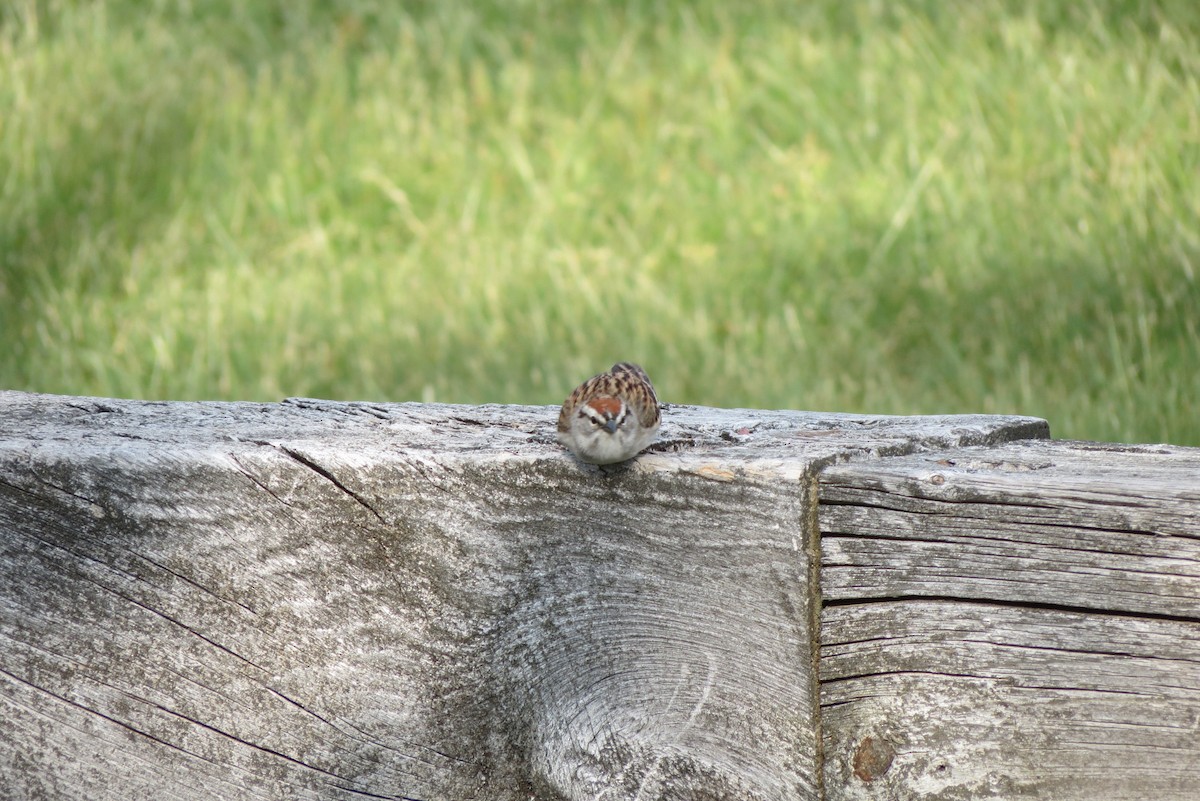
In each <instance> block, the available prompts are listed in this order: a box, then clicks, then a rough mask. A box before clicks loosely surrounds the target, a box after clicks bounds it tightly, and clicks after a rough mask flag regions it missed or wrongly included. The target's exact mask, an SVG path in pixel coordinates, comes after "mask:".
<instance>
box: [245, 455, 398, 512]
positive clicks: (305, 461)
mask: <svg viewBox="0 0 1200 801" xmlns="http://www.w3.org/2000/svg"><path fill="white" fill-rule="evenodd" d="M260 444H273V445H274V447H276V448H278V449H279V450H280V451H281V452H283V453H285V454H287V455H288V456H290V457H291V458H292V459H293V460H294V461H296V462H297V463H298V464H301V465H303V466H304V467H307V468H308V469H309V470H312V471H313V472H314V473H316V474H317V475H319V476H321V477H322V478H324V479H325V480H327V481H328V482H329V483H331V484H333V486H335V487H337V488H338V489H339V490H341V491H342V492H344V493H345V494H346V495H348V496H349V497H351V498H353V499H354V500H355V501H356V502H357V503H358V504H359V505H360V506H362V507H363V508H364V509H366V510H367V511H369V512H370V513H371V514H373V515H374V516H375V518H376V519H377V520H379V522H380V523H387V521H386V520H384V518H383V515H381V514H380V513H379V510H378V509H376V508H375V507H374V506H372V505H371V504H370V503H368V502H367V500H366V499H365V498H363V497H362V496H361V495H359V494H358V493H357V492H355V491H354V490H352V489H350V488H349V487H347V486H346V485H345V484H343V483H342V482H341V481H339V480H338V478H337V476H335V475H334V474H333V473H331V472H330V471H329V470H327V469H325V468H324V467H322V466H321V465H320V464H318V463H317V462H315V461H313V460H312V459H309V458H308V457H307V456H305V455H304V454H302V453H300V452H299V451H297V450H295V449H294V448H289V447H288V446H287V445H281V444H276V443H260Z"/></svg>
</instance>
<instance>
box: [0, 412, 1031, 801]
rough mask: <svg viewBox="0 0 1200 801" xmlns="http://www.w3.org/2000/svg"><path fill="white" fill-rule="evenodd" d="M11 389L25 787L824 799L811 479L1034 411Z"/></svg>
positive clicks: (0, 693)
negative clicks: (620, 416) (649, 444)
mask: <svg viewBox="0 0 1200 801" xmlns="http://www.w3.org/2000/svg"><path fill="white" fill-rule="evenodd" d="M555 414H556V409H553V408H548V407H511V406H482V407H463V406H435V405H420V404H364V403H329V402H320V401H304V400H291V401H287V402H285V403H282V404H248V403H147V402H134V401H114V400H101V399H88V398H63V397H50V396H37V395H28V394H23V393H11V392H6V393H0V721H2V723H0V725H2V726H3V733H4V736H3V737H0V775H3V777H4V781H5V786H6V788H8V791H9V792H11V793H13V794H14V796H13V797H26V798H85V797H86V798H93V799H122V800H123V801H124V800H126V799H132V800H134V801H136V800H137V799H164V798H187V799H206V798H211V799H218V798H219V799H239V798H264V799H265V798H290V799H361V798H375V797H377V798H391V799H425V800H426V801H433V800H434V799H438V800H439V801H441V800H442V799H472V798H474V799H491V800H494V801H509V800H510V799H511V801H518V799H519V801H528V800H529V799H562V798H565V799H584V798H586V799H597V800H600V799H611V800H613V801H615V800H616V799H640V800H641V801H646V800H647V799H735V798H736V799H763V800H765V799H772V800H774V799H805V798H817V797H818V796H819V795H820V792H821V790H820V769H819V747H818V746H819V743H820V738H819V737H818V735H817V705H816V676H815V673H814V670H813V665H814V659H815V651H814V642H815V632H814V623H815V620H816V616H817V607H816V606H815V598H816V593H815V582H816V573H815V569H814V561H813V559H812V555H813V554H814V553H815V540H814V535H815V520H816V508H815V494H816V490H815V478H814V476H815V471H816V470H817V468H819V467H820V466H822V465H826V464H831V463H833V462H837V461H841V460H845V459H848V458H863V459H872V458H875V457H877V456H879V455H886V454H893V455H894V454H903V453H909V452H913V451H914V450H917V449H920V448H927V447H949V446H955V445H960V444H969V443H996V442H1001V441H1005V440H1009V439H1014V438H1022V437H1031V436H1034V437H1036V436H1046V426H1045V423H1044V422H1042V421H1038V420H1033V419H1030V418H1005V417H982V416H976V417H965V416H960V417H938V418H867V417H861V416H850V415H828V414H802V413H794V412H762V411H746V410H724V411H721V410H715V409H696V408H684V407H674V408H671V409H669V410H667V412H666V414H665V417H664V424H663V430H662V435H663V440H664V441H663V443H662V444H661V445H660V446H659V448H658V450H657V452H654V453H649V454H646V455H643V456H642V457H640V458H639V459H638V460H637V461H636V462H634V463H633V464H632V465H630V466H626V467H616V468H595V467H588V466H583V465H581V464H579V463H578V462H576V461H574V460H573V459H572V458H570V457H569V456H567V455H566V454H565V453H564V452H563V451H562V449H561V448H559V447H558V446H557V445H555V444H554V443H553V441H552V431H553V423H554V419H555Z"/></svg>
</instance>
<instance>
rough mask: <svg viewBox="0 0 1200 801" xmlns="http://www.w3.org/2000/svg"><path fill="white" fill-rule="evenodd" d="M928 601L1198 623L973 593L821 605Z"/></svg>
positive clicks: (1195, 618) (1198, 619)
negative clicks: (978, 595) (1004, 598)
mask: <svg viewBox="0 0 1200 801" xmlns="http://www.w3.org/2000/svg"><path fill="white" fill-rule="evenodd" d="M909 602H930V603H949V604H963V603H968V604H978V605H981V606H994V607H998V608H1004V609H1029V610H1046V611H1052V612H1070V613H1073V614H1077V615H1081V616H1084V617H1096V616H1101V617H1113V618H1134V619H1138V620H1165V621H1173V622H1177V623H1200V616H1193V615H1174V614H1167V613H1161V612H1135V611H1130V610H1126V609H1106V608H1098V607H1090V606H1075V605H1072V604H1055V603H1047V602H1043V601H1008V600H1000V599H996V598H986V597H983V598H981V597H973V596H967V595H933V594H930V595H918V594H912V593H909V594H903V595H881V596H878V597H871V598H866V597H856V598H833V599H824V600H823V603H822V607H823V608H826V609H831V608H837V607H853V606H870V605H872V604H887V603H909Z"/></svg>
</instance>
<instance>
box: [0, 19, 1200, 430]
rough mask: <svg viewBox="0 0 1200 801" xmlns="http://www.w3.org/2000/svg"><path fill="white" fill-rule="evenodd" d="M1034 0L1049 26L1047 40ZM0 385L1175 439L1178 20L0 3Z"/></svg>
mask: <svg viewBox="0 0 1200 801" xmlns="http://www.w3.org/2000/svg"><path fill="white" fill-rule="evenodd" d="M1068 9H1069V10H1068ZM0 75H2V76H3V80H2V81H0V336H2V337H3V342H4V346H5V351H6V353H5V355H4V356H3V357H0V386H2V387H5V388H11V389H27V390H36V391H42V392H61V393H70V394H100V395H115V396H126V397H143V398H179V399H196V398H230V399H262V400H275V399H279V398H282V397H284V396H289V395H308V396H320V397H328V398H342V399H377V400H408V399H437V400H441V401H451V402H483V401H497V402H522V403H557V402H560V401H561V399H562V398H563V397H564V396H565V395H566V393H567V392H568V391H569V390H570V389H571V388H572V387H573V386H574V385H575V384H576V383H578V381H580V380H582V379H583V378H585V377H587V376H588V375H591V374H592V373H593V372H597V371H599V370H601V369H604V368H606V367H607V366H608V365H609V364H611V363H612V362H613V361H615V360H617V359H630V360H637V361H640V362H642V363H643V364H644V365H645V366H646V367H647V368H648V370H649V371H650V374H651V375H652V376H653V377H654V379H655V381H656V383H657V385H658V387H659V390H660V395H661V396H662V397H663V398H664V399H666V400H669V401H675V402H681V403H700V404H708V405H717V406H733V405H738V406H749V407H760V408H780V407H782V408H799V409H818V410H837V411H863V412H872V413H904V414H909V413H947V412H964V413H965V412H995V413H1021V414H1031V415H1039V416H1044V417H1046V418H1048V419H1049V420H1050V422H1051V428H1052V430H1053V431H1054V433H1055V435H1056V436H1060V437H1082V438H1092V439H1106V440H1120V441H1172V442H1176V443H1183V444H1192V445H1200V413H1198V408H1200V275H1198V274H1197V273H1198V272H1200V5H1198V4H1196V3H1193V2H1190V0H1180V1H1179V2H1175V3H1163V4H1157V5H1156V4H1153V3H1137V2H1127V3H1121V2H1098V1H1095V2H1092V3H1083V4H1066V3H1063V4H1056V3H1038V2H1034V0H1028V2H1008V3H1001V2H983V3H965V2H964V3H944V2H932V1H930V2H895V3H857V4H844V3H839V2H833V0H830V1H829V2H813V3H802V4H801V3H790V2H769V1H768V0H761V1H760V2H747V3H727V2H723V0H697V1H696V2H682V1H681V2H658V3H653V2H620V3H608V2H605V3H598V2H586V3H585V2H578V3H542V2H511V1H508V0H506V1H505V2H499V0H496V1H495V2H491V3H489V2H470V3H468V2H453V1H451V0H446V1H444V2H443V1H440V0H439V1H437V2H434V1H430V2H412V3H390V2H382V0H381V1H380V2H369V1H368V0H346V1H345V2H340V3H322V2H308V3H299V2H297V3H293V2H283V1H282V0H279V1H278V2H248V1H247V0H193V2H174V1H173V0H172V2H167V1H166V0H162V1H161V2H147V1H145V0H108V2H103V0H96V1H95V2H86V3H85V2H68V0H60V1H59V2H53V0H43V2H33V0H28V2H25V1H24V0H15V2H12V3H6V4H4V5H3V6H0Z"/></svg>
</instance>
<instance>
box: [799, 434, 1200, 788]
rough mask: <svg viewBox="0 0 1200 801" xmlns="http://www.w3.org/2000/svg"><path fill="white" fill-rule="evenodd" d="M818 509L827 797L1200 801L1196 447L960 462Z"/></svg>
mask: <svg viewBox="0 0 1200 801" xmlns="http://www.w3.org/2000/svg"><path fill="white" fill-rule="evenodd" d="M820 497H821V504H820V508H819V517H820V528H821V530H822V535H821V537H822V539H821V549H822V556H821V564H822V572H821V588H822V594H823V597H824V600H825V603H826V606H825V608H824V609H823V611H822V615H821V648H820V675H821V707H822V724H823V731H824V745H825V754H826V760H827V761H826V768H825V770H826V787H827V789H828V797H829V798H830V799H882V798H895V797H904V798H919V799H939V801H945V800H948V799H967V798H981V797H1004V798H1028V799H1093V798H1105V799H1144V798H1155V799H1181V801H1182V799H1193V798H1196V797H1197V792H1200V449H1188V448H1174V447H1168V446H1144V447H1129V446H1126V447H1121V446H1112V445H1100V444H1096V443H1075V442H1061V441H1043V442H1036V441H1027V442H1021V443H1010V444H1005V445H1000V446H997V447H994V448H986V449H984V448H963V449H954V450H949V451H941V452H932V453H928V454H919V455H910V456H905V457H901V458H897V459H889V460H885V461H877V462H863V463H858V464H851V465H839V466H835V467H831V468H829V469H828V470H826V471H825V472H824V473H823V474H822V476H821V479H820Z"/></svg>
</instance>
